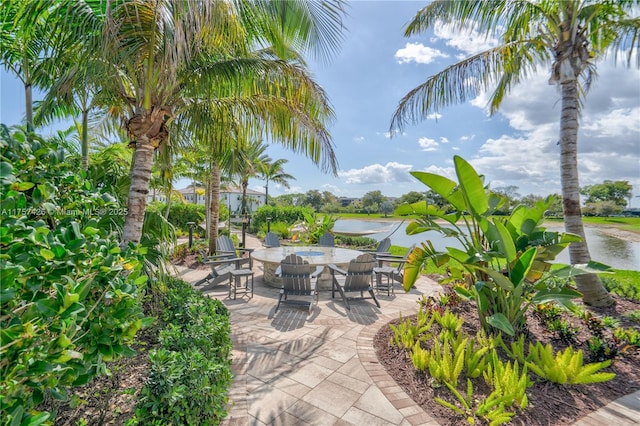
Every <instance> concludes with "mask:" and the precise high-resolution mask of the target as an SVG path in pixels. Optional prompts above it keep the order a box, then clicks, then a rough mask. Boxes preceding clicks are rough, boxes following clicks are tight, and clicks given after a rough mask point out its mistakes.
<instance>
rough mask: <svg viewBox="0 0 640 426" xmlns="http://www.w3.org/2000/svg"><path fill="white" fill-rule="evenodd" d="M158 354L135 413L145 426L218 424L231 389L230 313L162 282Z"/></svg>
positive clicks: (171, 281) (173, 282)
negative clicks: (162, 298)
mask: <svg viewBox="0 0 640 426" xmlns="http://www.w3.org/2000/svg"><path fill="white" fill-rule="evenodd" d="M165 285H166V287H167V288H166V291H165V294H164V296H165V300H164V301H163V307H162V309H161V310H162V312H163V316H162V323H163V324H164V325H165V326H164V329H163V330H161V332H160V339H159V343H160V348H158V349H155V350H152V351H150V354H149V360H150V372H149V378H148V381H147V384H146V386H145V387H144V389H143V390H142V392H141V399H140V402H139V404H138V407H137V410H136V418H137V420H138V421H139V422H141V423H143V424H149V423H151V424H153V422H157V423H158V424H219V423H220V422H221V421H222V419H224V418H225V416H226V403H227V393H228V390H229V387H230V386H231V358H230V354H231V339H230V332H231V329H230V325H229V312H228V310H227V308H226V307H225V306H224V305H223V304H222V302H220V301H219V300H214V299H211V298H208V297H206V296H203V295H202V294H200V293H199V292H196V291H194V290H193V289H192V287H191V286H190V285H189V284H187V283H185V282H183V281H180V280H178V279H175V278H171V277H167V278H166V279H165Z"/></svg>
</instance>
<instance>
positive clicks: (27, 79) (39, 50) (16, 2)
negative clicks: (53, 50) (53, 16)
mask: <svg viewBox="0 0 640 426" xmlns="http://www.w3.org/2000/svg"><path fill="white" fill-rule="evenodd" d="M48 15H49V9H48V5H47V2H24V1H21V0H3V2H2V7H0V24H1V25H0V51H1V52H2V64H3V66H4V68H5V69H6V70H8V71H10V72H12V73H13V74H15V76H16V77H17V78H18V79H19V80H20V81H21V82H22V84H23V86H24V93H25V112H26V117H25V118H26V125H27V131H28V132H32V131H33V129H34V125H33V86H38V85H41V84H42V83H43V81H46V79H47V76H46V72H44V69H43V62H44V60H43V58H45V57H46V56H47V55H46V54H45V52H46V49H47V47H48V45H49V41H50V35H51V32H50V31H49V28H48V26H47V18H48Z"/></svg>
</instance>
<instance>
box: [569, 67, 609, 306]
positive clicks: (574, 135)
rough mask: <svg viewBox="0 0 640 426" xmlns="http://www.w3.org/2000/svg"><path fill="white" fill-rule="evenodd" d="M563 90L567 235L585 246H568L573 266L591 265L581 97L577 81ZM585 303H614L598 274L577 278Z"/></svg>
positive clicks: (571, 81) (606, 304) (573, 244)
mask: <svg viewBox="0 0 640 426" xmlns="http://www.w3.org/2000/svg"><path fill="white" fill-rule="evenodd" d="M561 87H562V113H561V119H560V167H561V169H560V171H561V174H560V175H561V183H562V206H563V210H564V226H565V230H566V231H567V232H571V233H573V234H577V235H580V236H581V237H582V242H579V243H571V244H570V245H569V258H570V261H571V264H572V265H576V264H585V263H589V261H590V260H591V255H590V254H589V248H588V246H587V240H586V238H585V234H584V226H583V223H582V211H581V210H580V185H579V182H578V148H577V147H578V96H577V90H578V87H577V80H575V79H572V80H568V81H564V82H562V84H561ZM575 280H576V285H577V287H578V291H580V292H581V293H582V300H583V301H584V303H586V304H588V305H592V306H609V305H611V304H613V299H612V298H611V296H610V295H609V293H608V292H607V290H606V289H605V288H604V286H603V285H602V282H600V279H599V278H598V276H597V275H596V274H587V275H580V276H577V277H576V278H575Z"/></svg>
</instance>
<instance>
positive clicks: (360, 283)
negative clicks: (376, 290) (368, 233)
mask: <svg viewBox="0 0 640 426" xmlns="http://www.w3.org/2000/svg"><path fill="white" fill-rule="evenodd" d="M375 266H376V260H375V258H374V257H373V256H372V255H371V254H369V253H365V254H361V255H360V256H358V257H356V258H355V259H352V260H351V262H349V268H348V269H347V275H346V277H345V281H344V285H343V286H342V288H343V290H344V291H368V290H369V289H370V288H371V282H372V280H373V268H374V267H375Z"/></svg>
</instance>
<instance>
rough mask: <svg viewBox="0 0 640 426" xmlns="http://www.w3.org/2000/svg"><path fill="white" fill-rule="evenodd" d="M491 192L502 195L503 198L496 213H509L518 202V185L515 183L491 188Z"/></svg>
mask: <svg viewBox="0 0 640 426" xmlns="http://www.w3.org/2000/svg"><path fill="white" fill-rule="evenodd" d="M493 192H495V193H496V194H499V195H502V196H503V197H504V199H505V203H504V205H503V207H501V208H500V210H499V211H496V214H503V215H506V214H509V213H511V211H512V210H513V208H514V207H516V206H517V205H518V204H519V198H520V194H518V187H517V186H515V185H507V186H498V187H495V188H493Z"/></svg>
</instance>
